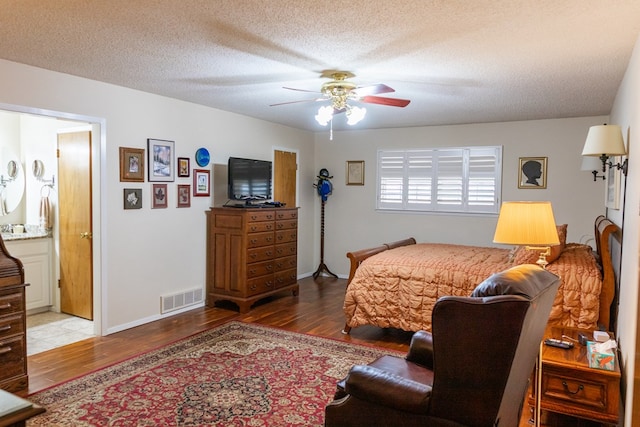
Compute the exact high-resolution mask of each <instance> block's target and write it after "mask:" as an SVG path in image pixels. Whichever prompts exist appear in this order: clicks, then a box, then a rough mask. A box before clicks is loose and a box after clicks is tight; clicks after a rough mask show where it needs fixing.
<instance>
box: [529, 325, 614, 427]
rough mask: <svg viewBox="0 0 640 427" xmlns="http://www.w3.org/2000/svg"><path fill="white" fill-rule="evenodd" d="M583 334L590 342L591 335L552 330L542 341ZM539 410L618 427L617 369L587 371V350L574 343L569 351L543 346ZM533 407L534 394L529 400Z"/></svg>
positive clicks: (576, 330) (566, 329)
mask: <svg viewBox="0 0 640 427" xmlns="http://www.w3.org/2000/svg"><path fill="white" fill-rule="evenodd" d="M578 332H582V333H584V334H585V335H587V337H589V339H590V340H591V341H593V338H592V334H591V332H590V331H585V330H579V329H575V328H561V327H551V328H548V329H547V332H546V333H545V338H556V339H564V340H565V341H566V340H567V339H566V338H563V335H565V336H569V337H571V338H573V339H575V340H577V338H578ZM540 380H541V382H540V390H541V395H540V403H541V404H540V408H541V409H542V410H543V411H549V412H554V413H559V414H565V415H570V416H572V417H578V418H583V419H587V420H591V421H597V422H601V423H607V424H617V422H618V418H619V415H618V411H619V408H618V406H619V400H620V366H619V361H618V360H617V357H616V360H615V370H613V371H606V370H602V369H595V368H590V367H589V364H588V361H587V349H586V346H582V345H580V344H578V343H575V345H574V347H573V348H572V349H567V350H565V349H561V348H557V347H550V346H546V345H543V346H542V378H541V379H540ZM529 404H530V405H531V407H532V408H533V407H534V406H535V392H532V393H531V395H530V396H529Z"/></svg>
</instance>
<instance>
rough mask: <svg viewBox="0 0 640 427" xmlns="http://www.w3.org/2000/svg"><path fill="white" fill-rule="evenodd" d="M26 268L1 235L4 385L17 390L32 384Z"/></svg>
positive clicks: (0, 312)
mask: <svg viewBox="0 0 640 427" xmlns="http://www.w3.org/2000/svg"><path fill="white" fill-rule="evenodd" d="M26 286H27V284H26V283H24V269H23V267H22V263H21V262H20V260H19V259H17V258H15V257H12V256H11V255H9V252H8V251H7V248H6V247H5V245H4V241H3V240H2V237H0V367H1V369H0V388H2V389H4V390H7V391H10V392H17V391H21V390H26V389H27V388H28V386H29V378H28V376H27V337H26V334H27V324H26V322H27V320H26V308H25V287H26Z"/></svg>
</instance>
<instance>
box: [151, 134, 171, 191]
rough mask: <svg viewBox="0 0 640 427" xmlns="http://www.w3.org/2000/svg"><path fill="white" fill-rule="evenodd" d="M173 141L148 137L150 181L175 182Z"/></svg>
mask: <svg viewBox="0 0 640 427" xmlns="http://www.w3.org/2000/svg"><path fill="white" fill-rule="evenodd" d="M174 147H175V143H174V142H173V141H165V140H162V139H147V164H148V165H149V181H168V182H173V180H174V176H175V164H174V162H175V161H174V157H175V156H174Z"/></svg>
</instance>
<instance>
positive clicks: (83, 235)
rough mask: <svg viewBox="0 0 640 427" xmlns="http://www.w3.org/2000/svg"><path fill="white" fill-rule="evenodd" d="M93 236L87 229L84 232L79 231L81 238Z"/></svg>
mask: <svg viewBox="0 0 640 427" xmlns="http://www.w3.org/2000/svg"><path fill="white" fill-rule="evenodd" d="M92 237H93V233H91V232H89V231H85V232H84V233H80V238H81V239H91V238H92Z"/></svg>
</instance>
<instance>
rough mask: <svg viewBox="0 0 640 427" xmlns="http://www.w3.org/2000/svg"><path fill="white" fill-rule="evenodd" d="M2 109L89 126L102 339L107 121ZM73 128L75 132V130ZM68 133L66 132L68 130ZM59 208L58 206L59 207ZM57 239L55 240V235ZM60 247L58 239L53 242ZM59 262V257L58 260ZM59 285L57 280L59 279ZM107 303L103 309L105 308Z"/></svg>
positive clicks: (96, 322)
mask: <svg viewBox="0 0 640 427" xmlns="http://www.w3.org/2000/svg"><path fill="white" fill-rule="evenodd" d="M0 110H5V111H11V112H14V113H24V114H31V115H35V116H44V117H50V118H56V119H62V120H67V121H76V122H78V128H80V127H83V128H84V130H86V129H87V126H90V128H91V134H92V135H91V138H92V144H91V159H92V160H91V170H92V173H91V176H92V184H91V190H92V197H91V204H92V206H93V209H92V213H91V220H92V223H93V227H92V228H93V240H92V245H93V248H92V250H93V259H92V262H93V329H94V334H96V335H97V336H102V334H103V331H106V330H107V328H106V324H107V319H106V313H108V311H107V307H106V304H107V298H106V293H107V289H106V285H105V286H103V284H106V283H108V281H107V280H106V277H104V275H105V274H106V271H103V270H102V265H103V253H105V254H106V247H107V246H106V245H107V242H106V236H107V233H106V232H105V230H104V227H105V226H106V225H105V224H104V223H103V222H102V221H101V218H102V217H105V218H106V212H104V210H105V209H106V203H103V202H102V199H103V198H104V197H105V196H104V195H105V194H106V191H105V190H106V189H105V188H104V187H105V183H106V182H107V179H106V170H107V168H106V167H105V166H106V165H104V162H105V161H106V147H107V144H106V134H107V129H106V124H107V120H106V119H105V118H102V117H94V116H86V115H82V114H73V113H65V112H61V111H54V110H46V109H41V108H34V107H26V106H22V105H13V104H5V103H0ZM73 129H76V127H74V128H73ZM65 131H66V129H65ZM56 209H57V207H56ZM54 238H56V237H55V236H54ZM54 243H55V244H57V238H56V241H55V242H54ZM56 259H57V257H56ZM55 271H56V274H58V271H59V267H57V266H56V269H55ZM56 282H57V277H56ZM103 303H104V306H103ZM55 304H56V305H57V308H58V309H59V308H60V301H59V298H56V303H55Z"/></svg>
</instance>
